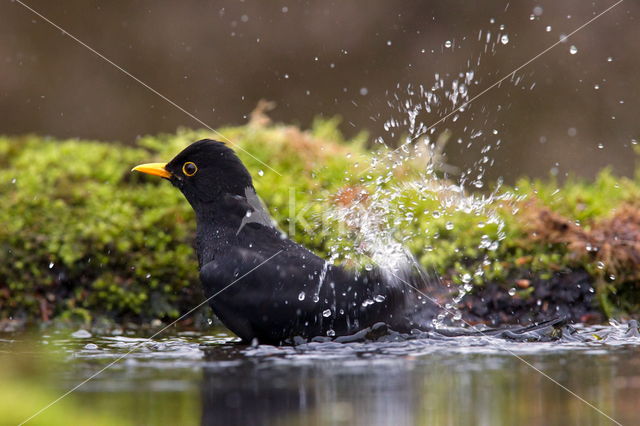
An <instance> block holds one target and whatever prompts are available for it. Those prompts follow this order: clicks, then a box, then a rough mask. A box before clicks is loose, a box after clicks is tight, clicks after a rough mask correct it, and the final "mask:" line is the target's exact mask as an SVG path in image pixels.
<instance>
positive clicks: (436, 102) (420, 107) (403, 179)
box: [330, 21, 535, 322]
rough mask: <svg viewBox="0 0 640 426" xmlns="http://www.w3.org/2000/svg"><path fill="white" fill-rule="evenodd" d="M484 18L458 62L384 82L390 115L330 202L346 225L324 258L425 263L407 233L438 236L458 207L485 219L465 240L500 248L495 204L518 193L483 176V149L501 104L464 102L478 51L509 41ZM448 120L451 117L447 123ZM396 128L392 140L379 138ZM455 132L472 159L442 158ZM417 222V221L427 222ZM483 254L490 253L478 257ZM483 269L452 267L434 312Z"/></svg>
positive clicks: (449, 310)
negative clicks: (473, 46) (450, 287)
mask: <svg viewBox="0 0 640 426" xmlns="http://www.w3.org/2000/svg"><path fill="white" fill-rule="evenodd" d="M492 24H493V25H496V26H497V28H496V29H495V30H494V29H493V28H492V29H491V30H487V31H484V32H483V31H480V32H479V34H478V40H477V43H480V44H481V45H482V48H481V49H480V52H481V53H480V54H479V55H478V56H477V57H475V58H471V59H469V60H468V61H467V68H466V69H465V70H464V71H462V72H458V73H455V74H451V73H435V74H434V76H433V80H432V82H431V83H430V84H425V83H417V84H407V85H405V86H401V85H400V84H397V85H396V87H395V90H394V91H392V92H388V102H387V105H388V107H389V109H390V111H391V113H390V115H391V116H390V117H389V118H388V119H387V120H386V121H385V122H384V123H383V128H384V130H385V131H386V132H387V136H386V137H380V138H378V139H376V141H375V142H376V143H377V145H378V146H379V150H378V152H377V154H375V155H374V158H373V160H372V162H371V164H370V165H369V167H368V168H367V169H365V170H364V172H359V174H354V175H352V176H349V177H348V184H349V187H348V190H350V191H353V192H354V194H352V195H353V196H351V197H347V198H349V200H348V202H346V203H338V205H336V207H335V209H334V210H333V211H332V212H331V214H330V218H331V219H332V220H334V221H335V222H337V223H339V224H340V225H341V226H342V227H343V229H344V230H345V233H344V234H345V235H344V236H343V237H341V238H339V239H338V241H335V242H333V244H332V245H331V247H330V252H331V261H332V262H333V261H342V262H346V263H348V264H352V265H356V266H357V267H362V268H364V269H371V268H373V267H374V266H377V267H379V268H381V269H382V270H383V271H384V270H389V271H392V272H394V273H395V272H397V271H408V270H412V269H414V268H418V269H419V268H420V266H419V265H420V262H419V261H418V260H417V259H416V258H415V257H414V255H413V253H416V255H417V256H418V257H419V258H422V263H424V256H423V254H424V253H427V252H431V251H433V250H434V247H433V245H432V244H429V245H425V246H424V247H420V248H416V247H415V246H416V243H415V242H416V241H421V240H422V239H424V236H425V234H427V235H429V238H430V239H431V241H434V242H435V243H437V241H438V239H439V238H440V236H439V235H437V233H434V232H435V231H434V229H435V228H436V227H437V226H439V225H440V222H441V221H444V222H445V225H444V229H445V231H450V230H452V229H453V227H454V226H455V225H454V220H453V219H452V218H454V217H457V218H458V221H459V220H460V219H459V217H460V215H467V216H468V217H469V219H470V220H472V219H473V220H476V219H477V218H482V221H480V222H479V223H478V225H477V226H478V228H481V227H485V226H486V227H487V229H489V228H491V229H492V232H489V231H487V232H486V233H484V234H482V236H481V238H480V239H479V241H477V243H474V244H477V245H476V247H477V248H478V249H479V250H482V251H484V252H495V251H496V250H498V249H499V246H500V243H501V241H503V240H504V239H505V238H506V232H505V223H504V221H503V219H502V218H501V217H500V216H499V215H498V213H497V211H496V205H497V204H498V203H500V202H502V203H503V204H504V203H512V202H514V201H519V199H518V197H516V196H515V195H513V194H510V193H508V192H505V191H504V190H503V188H502V180H501V179H498V180H497V182H496V183H495V185H494V186H493V187H491V188H488V185H487V184H486V182H485V177H486V173H487V170H488V169H489V168H490V167H491V166H493V164H494V159H493V158H492V154H493V153H494V152H495V151H496V150H498V149H499V148H500V147H501V145H502V140H501V137H500V131H499V126H498V125H497V124H496V122H497V121H498V118H499V117H496V115H497V116H499V113H500V111H502V110H503V108H502V106H500V105H498V106H493V107H492V108H486V107H480V106H476V105H475V104H474V105H471V104H470V103H469V102H470V100H471V98H470V89H472V88H474V87H480V83H481V79H480V78H479V76H480V75H481V71H482V70H481V63H482V58H483V57H484V56H485V55H495V54H496V52H497V51H498V49H500V48H504V47H506V46H507V45H509V41H510V40H509V35H508V34H507V33H506V31H505V27H504V25H498V24H496V23H495V21H493V22H492ZM463 40H464V39H463ZM468 42H471V40H469V41H468ZM462 43H463V42H461V41H459V40H458V41H456V42H451V41H449V42H447V43H445V47H446V46H447V45H449V47H451V48H452V49H455V48H457V47H458V46H460V45H461V44H462ZM443 54H444V53H443ZM505 83H506V82H505ZM510 83H511V84H513V85H514V86H521V85H522V83H523V78H522V77H521V76H516V75H513V76H511V80H510ZM534 87H535V83H533V84H530V85H529V88H530V89H531V90H532V89H533V88H534ZM453 123H456V125H454V126H453V127H454V130H451V129H450V128H449V126H450V125H451V124H453ZM461 123H467V124H466V125H463V124H461ZM474 123H482V124H481V125H480V126H477V125H474ZM454 132H455V133H454ZM399 138H401V144H400V146H399V147H398V148H396V149H390V148H388V145H391V144H393V143H394V142H397V141H398V139H399ZM454 140H455V141H456V142H457V144H456V145H454V146H455V148H456V149H457V150H461V151H472V150H475V151H477V152H478V156H477V157H476V158H475V160H474V161H472V162H471V164H467V165H465V164H462V165H460V166H455V165H452V164H449V162H448V158H447V154H446V151H448V150H446V149H445V148H447V145H451V141H454ZM455 160H459V159H458V158H455ZM479 191H483V192H479ZM421 224H426V226H427V229H424V228H423V227H421ZM436 225H437V226H436ZM430 227H431V228H434V229H430ZM409 247H411V248H412V250H410V249H409ZM412 251H413V253H412ZM485 262H489V260H488V259H486V258H485ZM483 274H484V271H483V269H482V268H478V269H477V270H476V271H474V272H473V274H466V273H465V274H463V275H462V276H460V277H458V278H459V279H458V281H459V282H460V283H461V284H460V285H459V286H458V287H457V292H456V294H455V295H454V296H453V297H452V300H451V302H450V303H447V304H446V306H445V308H446V309H445V310H443V312H442V314H441V315H440V316H439V317H438V318H437V321H439V322H441V321H443V320H444V319H446V318H447V317H452V318H453V319H454V320H459V319H460V318H461V315H460V313H459V312H458V311H457V308H456V306H457V305H458V303H460V301H461V300H462V299H463V298H464V296H465V295H466V294H467V293H468V292H469V291H470V290H471V289H472V287H473V281H474V280H478V279H482V276H483Z"/></svg>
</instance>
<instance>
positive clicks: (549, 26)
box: [545, 25, 551, 33]
mask: <svg viewBox="0 0 640 426" xmlns="http://www.w3.org/2000/svg"><path fill="white" fill-rule="evenodd" d="M545 30H546V31H547V32H548V33H550V32H551V25H547V28H545Z"/></svg>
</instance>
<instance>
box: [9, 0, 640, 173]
mask: <svg viewBox="0 0 640 426" xmlns="http://www.w3.org/2000/svg"><path fill="white" fill-rule="evenodd" d="M25 3H26V4H28V5H29V6H31V7H33V8H34V9H36V10H37V11H39V12H40V13H42V14H43V15H44V16H46V17H47V18H49V19H51V20H52V21H54V22H56V23H57V24H59V25H60V26H61V27H62V28H64V29H65V30H67V31H68V32H70V33H71V34H73V35H75V36H77V37H78V38H79V39H80V40H82V41H83V42H85V43H87V44H88V45H89V46H91V47H93V48H95V49H96V50H98V51H99V52H101V53H102V54H104V55H105V56H107V57H108V58H110V59H111V60H113V61H114V62H115V63H117V64H118V65H120V66H122V67H123V68H124V69H126V70H127V71H128V72H130V73H132V74H133V75H135V76H136V77H138V78H140V79H141V80H143V81H144V82H146V83H147V84H149V85H150V86H152V87H153V88H155V89H156V90H158V91H159V92H161V93H162V94H163V95H165V96H167V97H168V98H170V99H172V100H173V101H175V102H176V103H177V104H179V105H180V106H182V107H184V108H185V109H186V110H188V111H190V112H192V113H193V114H194V115H196V116H197V117H198V118H200V119H201V120H203V121H204V122H206V123H207V124H209V125H210V126H212V127H214V128H219V127H221V126H223V125H228V124H243V123H245V122H246V121H247V117H248V114H249V113H250V112H251V111H252V110H253V109H254V107H255V106H256V104H257V103H258V101H259V100H260V99H268V100H271V101H275V102H276V103H277V107H276V109H275V110H273V111H272V112H271V113H270V114H271V116H272V118H273V119H274V120H276V121H283V122H287V123H291V124H299V125H301V126H303V127H305V126H308V125H309V124H310V123H311V122H312V120H313V118H314V117H316V116H324V117H333V116H336V115H339V116H341V117H342V120H343V121H342V129H343V130H344V132H345V133H346V134H348V135H354V134H356V133H358V132H360V131H362V130H366V131H368V132H369V134H370V135H371V140H374V139H376V138H381V139H379V140H380V141H382V142H384V143H386V144H389V145H397V144H398V142H399V141H401V140H402V137H403V135H405V134H407V132H408V131H409V125H408V124H407V123H403V120H405V121H406V119H407V113H408V112H407V108H405V107H404V106H403V105H404V103H405V102H406V100H408V99H410V98H413V99H415V94H413V95H412V94H411V93H410V92H411V90H412V88H413V89H414V90H415V89H416V88H417V87H419V86H420V85H423V86H424V87H425V88H427V89H428V88H430V87H432V85H433V84H434V82H435V77H434V76H435V75H436V74H438V76H439V78H440V79H442V80H443V81H444V82H445V86H447V85H450V82H451V81H452V80H455V79H457V78H459V76H460V75H461V73H462V75H467V74H466V73H467V72H470V71H471V72H473V75H474V77H473V80H474V82H473V84H470V87H469V88H468V92H469V97H473V96H474V95H476V94H478V93H480V92H482V90H484V88H486V87H489V86H490V85H491V84H493V83H494V82H495V81H497V80H498V79H500V78H501V77H502V76H505V75H509V74H510V73H511V72H512V71H513V70H514V69H516V68H517V67H519V66H520V65H522V64H523V63H525V62H527V61H528V60H529V59H532V58H533V57H534V56H536V55H537V54H538V53H540V52H541V51H543V50H544V49H546V48H547V47H549V46H550V45H552V44H553V43H555V42H557V41H558V40H560V38H561V37H562V36H563V35H566V34H569V33H571V32H572V31H573V30H575V29H576V28H578V27H580V26H581V25H583V24H584V23H585V22H587V21H589V20H590V19H592V18H593V17H594V16H595V15H596V14H598V13H599V12H601V11H603V10H605V9H606V8H608V7H609V6H611V5H613V4H614V3H615V1H614V0H608V1H604V0H594V1H588V2H586V1H584V0H564V1H562V2H558V1H555V0H537V1H506V0H485V1H483V2H482V7H479V6H478V4H477V3H476V2H470V1H464V0H455V1H452V0H447V1H444V0H442V1H428V2H427V1H410V2H409V1H407V2H391V1H370V0H354V1H349V2H343V1H320V0H317V1H268V2H266V1H258V0H246V1H242V0H226V1H224V0H223V1H182V2H175V1H157V0H154V1H130V2H110V1H87V0H82V1H80V0H68V1H65V2H50V1H46V0H28V1H26V2H25ZM639 20H640V3H639V2H636V1H630V0H629V1H624V2H622V3H621V4H620V5H618V6H617V7H615V8H614V9H612V10H611V11H610V12H608V13H607V14H606V15H604V16H602V17H601V18H600V19H598V20H597V21H595V22H594V23H592V24H590V25H588V26H587V27H586V28H584V29H582V30H581V31H579V32H578V33H577V34H575V35H574V36H572V37H571V38H569V39H568V40H567V41H566V42H564V43H561V44H560V45H558V46H557V47H555V48H554V49H552V50H551V51H549V52H548V53H546V54H544V55H543V56H541V57H540V58H538V59H537V60H535V61H534V62H532V63H531V64H529V65H528V66H526V67H525V68H523V69H522V70H520V71H519V72H517V73H516V74H515V75H513V78H509V79H508V80H506V81H504V82H503V83H502V84H501V85H500V86H499V87H495V88H494V89H492V90H490V91H489V92H487V93H486V94H484V95H483V96H481V97H480V98H479V99H478V100H477V101H475V102H474V103H473V104H472V105H471V107H470V108H469V109H467V110H466V111H465V112H464V113H462V114H460V115H459V117H458V119H457V120H456V121H453V117H450V118H449V119H448V120H446V121H445V122H444V123H440V124H439V125H438V126H437V127H438V131H443V130H445V129H448V130H450V132H451V137H450V139H451V141H453V143H452V142H450V143H449V144H448V146H447V153H448V162H449V163H451V164H454V165H457V166H461V167H466V166H468V165H470V164H473V163H474V162H476V161H478V160H479V158H480V156H481V155H482V154H481V153H480V151H479V150H480V149H481V148H482V147H484V146H487V145H492V147H493V150H492V152H491V155H492V158H493V159H494V160H495V164H494V166H493V167H492V168H491V169H490V171H489V173H488V177H489V178H494V179H495V178H496V177H498V176H504V177H505V179H506V180H507V181H508V182H509V181H513V179H514V178H515V177H517V176H520V175H523V174H526V175H531V176H548V175H549V174H553V175H557V176H558V177H560V178H562V177H564V176H566V175H567V174H573V175H579V176H587V177H589V176H593V175H594V173H596V172H597V171H598V170H599V169H601V168H602V167H604V166H607V165H612V166H613V169H614V171H615V172H616V173H617V174H620V175H632V174H633V169H634V165H635V162H636V157H635V155H634V154H633V144H634V143H635V140H636V139H640V120H639V119H638V112H639V111H640V108H639V106H640V105H639V104H640V100H639V98H640V81H639V76H640V25H639ZM0 23H1V25H0V59H1V60H2V66H1V67H0V133H4V134H21V133H39V134H46V135H52V136H55V137H60V138H68V137H77V138H90V139H99V140H105V141H114V142H120V143H125V144H132V143H134V142H135V140H136V138H137V137H138V136H140V135H144V134H156V133H160V132H173V131H175V129H176V128H177V127H180V126H186V127H193V128H199V127H202V126H201V125H200V124H199V123H197V122H196V121H194V120H193V119H192V118H190V117H189V116H188V115H186V114H185V113H184V112H181V111H180V110H178V109H177V108H175V107H174V106H172V105H170V104H169V103H168V102H166V101H164V100H162V99H161V98H159V97H158V96H157V95H155V94H153V93H151V92H150V91H148V90H147V89H145V88H144V87H142V86H141V85H139V84H138V83H136V82H135V81H134V80H133V79H131V78H130V77H128V76H126V75H124V74H123V73H122V72H120V71H119V70H117V69H116V68H115V67H113V66H112V65H109V64H108V63H106V62H105V61H103V60H102V59H100V58H98V57H97V56H96V55H95V54H93V53H91V52H90V51H89V50H87V49H86V48H85V47H82V46H81V45H79V44H78V43H77V42H75V41H73V40H71V39H70V38H69V37H66V36H64V35H63V34H62V32H61V31H59V30H56V29H54V28H53V27H52V26H50V25H49V24H47V23H45V22H43V20H42V19H40V18H39V17H37V16H36V15H34V14H33V13H32V12H30V11H28V10H27V9H25V8H24V7H23V6H21V5H20V4H19V3H17V2H8V1H5V2H2V3H0ZM450 110H451V106H450V104H447V103H446V102H443V103H442V105H441V106H440V107H439V108H435V109H434V110H432V112H430V113H426V112H425V111H422V112H421V113H420V115H419V117H418V118H417V120H418V121H419V122H422V123H423V124H425V125H429V124H431V123H433V122H436V121H437V120H438V119H440V118H441V117H443V116H445V115H446V114H447V113H448V112H449V111H450ZM390 120H397V122H398V123H399V125H396V126H395V127H394V126H389V122H390ZM385 123H386V124H385ZM391 123H394V121H391ZM390 127H391V128H390ZM478 139H480V140H481V141H478ZM455 141H458V142H459V143H455ZM474 141H475V142H474ZM498 141H499V142H498ZM470 142H473V143H470Z"/></svg>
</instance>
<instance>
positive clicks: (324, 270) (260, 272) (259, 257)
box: [133, 139, 433, 344]
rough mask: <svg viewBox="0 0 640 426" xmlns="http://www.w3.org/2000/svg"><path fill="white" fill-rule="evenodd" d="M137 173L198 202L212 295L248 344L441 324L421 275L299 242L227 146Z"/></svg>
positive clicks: (203, 143)
mask: <svg viewBox="0 0 640 426" xmlns="http://www.w3.org/2000/svg"><path fill="white" fill-rule="evenodd" d="M133 170H135V171H139V172H143V173H148V174H151V175H156V176H160V177H162V178H165V179H168V180H169V181H170V182H171V183H172V184H173V185H174V186H176V187H177V188H178V189H179V190H180V191H181V192H182V193H183V194H184V196H185V198H186V199H187V201H188V202H189V203H190V204H191V207H192V208H193V210H194V211H195V215H196V221H197V231H196V251H197V255H198V262H199V265H200V281H201V283H202V285H203V287H204V293H205V296H206V297H207V298H211V299H210V301H209V303H210V305H211V308H212V309H213V311H214V313H215V314H216V315H217V317H218V318H219V319H220V320H221V321H222V322H223V323H224V324H225V325H226V326H227V327H228V328H229V329H230V330H231V331H233V332H234V333H235V334H236V335H238V336H239V337H240V338H242V340H243V341H245V342H248V341H252V340H253V339H257V340H258V341H259V342H260V343H268V344H283V343H293V342H295V341H297V340H299V339H303V340H309V339H311V338H313V337H315V336H329V337H334V336H346V335H353V334H355V333H357V332H359V331H362V330H365V329H367V328H370V327H372V326H374V325H377V323H381V322H382V323H385V324H386V325H387V326H388V327H389V328H391V329H393V330H395V331H398V332H409V331H411V330H412V329H415V328H419V329H425V328H428V326H429V324H430V323H431V322H430V320H431V319H432V318H433V315H430V313H431V314H432V313H433V312H430V313H429V312H425V305H426V303H427V301H426V299H425V298H424V297H423V296H422V295H421V293H422V292H423V291H425V290H426V288H427V286H428V282H427V280H426V279H425V278H423V276H422V275H421V274H420V273H417V272H416V270H415V268H413V267H411V266H408V265H407V266H406V267H403V268H399V269H394V270H390V269H383V268H374V269H372V270H363V271H355V270H349V269H345V268H342V267H340V266H335V265H333V264H330V263H328V262H326V261H325V260H323V259H321V258H320V257H318V256H316V255H315V254H314V253H312V252H311V251H309V250H308V249H306V248H305V247H303V246H301V245H299V244H297V243H295V242H293V241H292V240H290V239H289V238H287V237H286V235H285V234H284V233H283V232H282V231H280V230H279V229H277V227H276V226H275V225H274V223H273V222H272V220H271V219H270V217H269V216H268V215H267V214H266V213H265V211H264V210H263V209H262V206H261V204H260V202H259V198H258V197H257V195H256V193H255V189H254V187H253V182H252V179H251V175H250V174H249V172H248V171H247V169H246V167H245V166H244V165H243V164H242V162H241V161H240V159H239V158H238V157H237V156H236V154H235V153H234V151H233V150H232V149H230V148H229V147H227V146H226V145H225V144H224V143H222V142H218V141H214V140H210V139H203V140H200V141H197V142H195V143H193V144H191V145H190V146H188V147H187V148H185V149H184V150H183V151H182V152H180V153H179V154H178V155H177V156H176V157H175V158H174V159H173V160H171V161H170V162H168V163H166V164H164V163H150V164H143V165H140V166H137V167H135V168H134V169H133ZM426 310H427V311H433V307H431V309H426Z"/></svg>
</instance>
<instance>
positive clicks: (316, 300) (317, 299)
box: [312, 294, 320, 303]
mask: <svg viewBox="0 0 640 426" xmlns="http://www.w3.org/2000/svg"><path fill="white" fill-rule="evenodd" d="M312 300H313V303H318V301H319V300H320V298H319V297H318V295H317V294H314V295H313V299H312Z"/></svg>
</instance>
